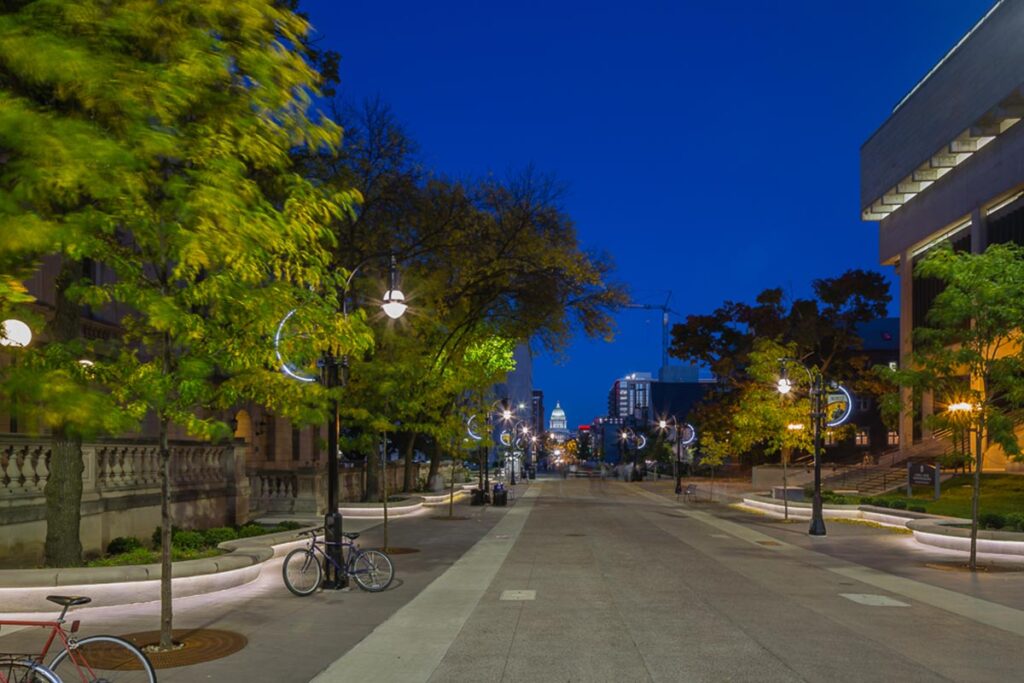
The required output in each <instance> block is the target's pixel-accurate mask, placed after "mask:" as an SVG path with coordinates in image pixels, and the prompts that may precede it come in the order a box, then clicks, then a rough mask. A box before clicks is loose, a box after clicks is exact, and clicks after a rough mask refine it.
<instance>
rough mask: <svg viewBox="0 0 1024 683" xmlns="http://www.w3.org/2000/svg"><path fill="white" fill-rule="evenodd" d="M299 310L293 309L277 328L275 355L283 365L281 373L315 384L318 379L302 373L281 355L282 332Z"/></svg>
mask: <svg viewBox="0 0 1024 683" xmlns="http://www.w3.org/2000/svg"><path fill="white" fill-rule="evenodd" d="M297 310H298V309H296V308H293V309H292V310H290V311H288V315H286V316H285V317H283V318H281V323H280V324H279V325H278V326H277V333H275V334H274V353H275V354H276V355H277V360H278V361H279V362H280V363H281V372H283V373H284V374H286V375H288V376H289V377H291V378H292V379H297V380H299V381H300V382H315V381H316V380H317V378H316V377H314V376H311V375H307V374H305V373H303V372H301V371H300V370H299V369H298V368H296V367H295V366H294V365H292V364H291V363H289V362H288V361H286V360H285V359H284V356H282V355H281V332H283V331H284V325H285V323H287V322H288V319H289V318H291V317H292V316H293V315H295V311H297Z"/></svg>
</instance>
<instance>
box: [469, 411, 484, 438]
mask: <svg viewBox="0 0 1024 683" xmlns="http://www.w3.org/2000/svg"><path fill="white" fill-rule="evenodd" d="M475 419H476V415H470V416H469V419H468V420H466V434H469V438H471V439H473V441H481V440H483V438H484V437H482V436H480V435H479V434H477V433H476V432H474V431H473V420H475Z"/></svg>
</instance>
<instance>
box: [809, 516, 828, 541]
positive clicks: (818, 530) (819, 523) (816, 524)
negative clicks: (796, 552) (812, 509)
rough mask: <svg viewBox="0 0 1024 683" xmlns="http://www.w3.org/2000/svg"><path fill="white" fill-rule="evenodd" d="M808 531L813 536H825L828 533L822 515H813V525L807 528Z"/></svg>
mask: <svg viewBox="0 0 1024 683" xmlns="http://www.w3.org/2000/svg"><path fill="white" fill-rule="evenodd" d="M807 533H808V534H809V535H811V536H825V535H826V534H827V533H828V532H827V531H826V530H825V520H824V519H822V517H821V516H820V515H814V516H812V517H811V527H810V528H809V529H808V530H807Z"/></svg>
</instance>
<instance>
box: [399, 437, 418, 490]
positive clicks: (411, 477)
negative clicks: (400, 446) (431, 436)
mask: <svg viewBox="0 0 1024 683" xmlns="http://www.w3.org/2000/svg"><path fill="white" fill-rule="evenodd" d="M408 437H409V442H408V443H407V444H406V445H405V475H404V480H403V481H402V492H403V493H412V491H413V489H414V488H416V481H415V480H416V467H415V466H414V464H413V461H412V458H413V455H415V454H416V432H410V433H409V434H408Z"/></svg>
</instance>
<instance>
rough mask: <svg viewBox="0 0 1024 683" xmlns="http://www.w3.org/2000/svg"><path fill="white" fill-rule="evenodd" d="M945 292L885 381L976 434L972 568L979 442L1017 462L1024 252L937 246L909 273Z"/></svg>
mask: <svg viewBox="0 0 1024 683" xmlns="http://www.w3.org/2000/svg"><path fill="white" fill-rule="evenodd" d="M914 274H915V276H917V277H930V278H936V279H938V280H940V281H941V282H942V283H943V285H944V289H943V290H942V292H941V293H940V294H939V295H938V296H936V297H935V301H934V302H933V304H932V306H931V309H930V310H929V311H928V316H927V324H928V326H927V327H919V328H918V329H917V331H916V333H915V336H914V356H913V367H911V368H901V369H900V370H899V371H897V372H894V373H891V374H890V376H891V377H893V378H895V380H896V381H897V382H898V383H899V384H900V385H901V386H908V387H912V388H914V389H915V390H921V389H931V390H933V391H934V392H935V393H936V395H937V396H941V397H942V398H943V399H945V402H946V404H947V406H948V409H947V410H946V411H945V412H944V413H940V414H939V415H937V416H936V417H937V419H938V420H939V421H942V422H944V423H946V424H947V425H950V426H955V427H959V428H966V429H967V430H969V431H970V432H972V433H973V436H974V481H973V491H972V497H971V551H970V568H971V570H972V571H973V570H975V569H976V568H977V538H978V513H979V505H980V499H981V471H982V468H983V466H984V447H985V439H986V438H987V439H988V440H989V441H990V442H992V443H995V444H998V445H999V446H1000V447H1001V448H1002V449H1003V451H1004V452H1005V453H1006V454H1007V455H1008V456H1010V457H1013V458H1016V459H1020V458H1021V457H1022V454H1021V448H1020V444H1019V441H1018V438H1017V434H1016V431H1015V423H1016V421H1017V419H1018V418H1017V415H1016V413H1015V411H1016V409H1018V408H1019V407H1020V406H1021V403H1022V402H1024V351H1022V349H1024V334H1022V323H1024V247H1020V246H1018V245H1015V244H993V245H991V246H989V247H988V249H986V250H985V252H984V253H982V254H971V253H966V252H961V253H956V252H954V251H953V249H952V248H951V247H950V246H949V245H948V244H946V245H942V246H940V247H937V248H935V249H934V250H933V251H932V252H931V253H930V254H928V256H927V257H926V258H924V259H923V260H922V261H921V262H920V263H919V264H918V265H917V267H916V268H915V272H914Z"/></svg>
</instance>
